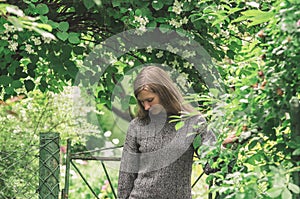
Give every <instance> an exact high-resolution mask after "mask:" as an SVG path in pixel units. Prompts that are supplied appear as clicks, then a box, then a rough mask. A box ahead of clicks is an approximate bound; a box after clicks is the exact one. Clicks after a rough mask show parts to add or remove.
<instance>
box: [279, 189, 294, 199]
mask: <svg viewBox="0 0 300 199" xmlns="http://www.w3.org/2000/svg"><path fill="white" fill-rule="evenodd" d="M281 196H282V198H284V199H292V197H293V196H292V193H291V192H290V190H288V188H284V189H283V192H282V194H281Z"/></svg>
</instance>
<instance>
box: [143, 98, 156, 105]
mask: <svg viewBox="0 0 300 199" xmlns="http://www.w3.org/2000/svg"><path fill="white" fill-rule="evenodd" d="M153 100H154V97H153V98H149V99H145V100H141V103H142V104H144V102H149V103H150V102H152V101H153Z"/></svg>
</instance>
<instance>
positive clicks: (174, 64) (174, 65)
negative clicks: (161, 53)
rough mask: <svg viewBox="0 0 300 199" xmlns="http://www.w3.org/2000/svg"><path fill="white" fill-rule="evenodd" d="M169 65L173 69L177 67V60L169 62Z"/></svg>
mask: <svg viewBox="0 0 300 199" xmlns="http://www.w3.org/2000/svg"><path fill="white" fill-rule="evenodd" d="M170 64H172V65H173V67H178V66H179V63H178V61H177V59H175V60H174V61H172V62H170Z"/></svg>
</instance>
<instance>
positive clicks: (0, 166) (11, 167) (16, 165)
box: [0, 133, 59, 199]
mask: <svg viewBox="0 0 300 199" xmlns="http://www.w3.org/2000/svg"><path fill="white" fill-rule="evenodd" d="M19 136H22V135H19ZM11 138H12V139H13V138H14V136H11ZM10 144H11V143H10V142H7V143H5V142H3V143H1V145H2V146H1V151H0V198H1V199H28V198H30V199H37V198H40V199H52V198H53V199H54V198H58V194H59V135H58V134H56V133H43V134H40V137H38V136H33V137H32V139H30V140H25V139H24V141H23V143H20V144H18V145H14V146H10ZM12 149H13V150H12Z"/></svg>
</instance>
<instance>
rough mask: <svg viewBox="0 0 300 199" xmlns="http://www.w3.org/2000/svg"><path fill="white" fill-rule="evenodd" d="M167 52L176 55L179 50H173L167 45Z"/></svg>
mask: <svg viewBox="0 0 300 199" xmlns="http://www.w3.org/2000/svg"><path fill="white" fill-rule="evenodd" d="M167 50H168V51H169V52H171V53H174V54H177V53H178V52H179V49H178V48H176V47H175V48H174V47H173V46H171V45H170V44H168V46H167Z"/></svg>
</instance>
